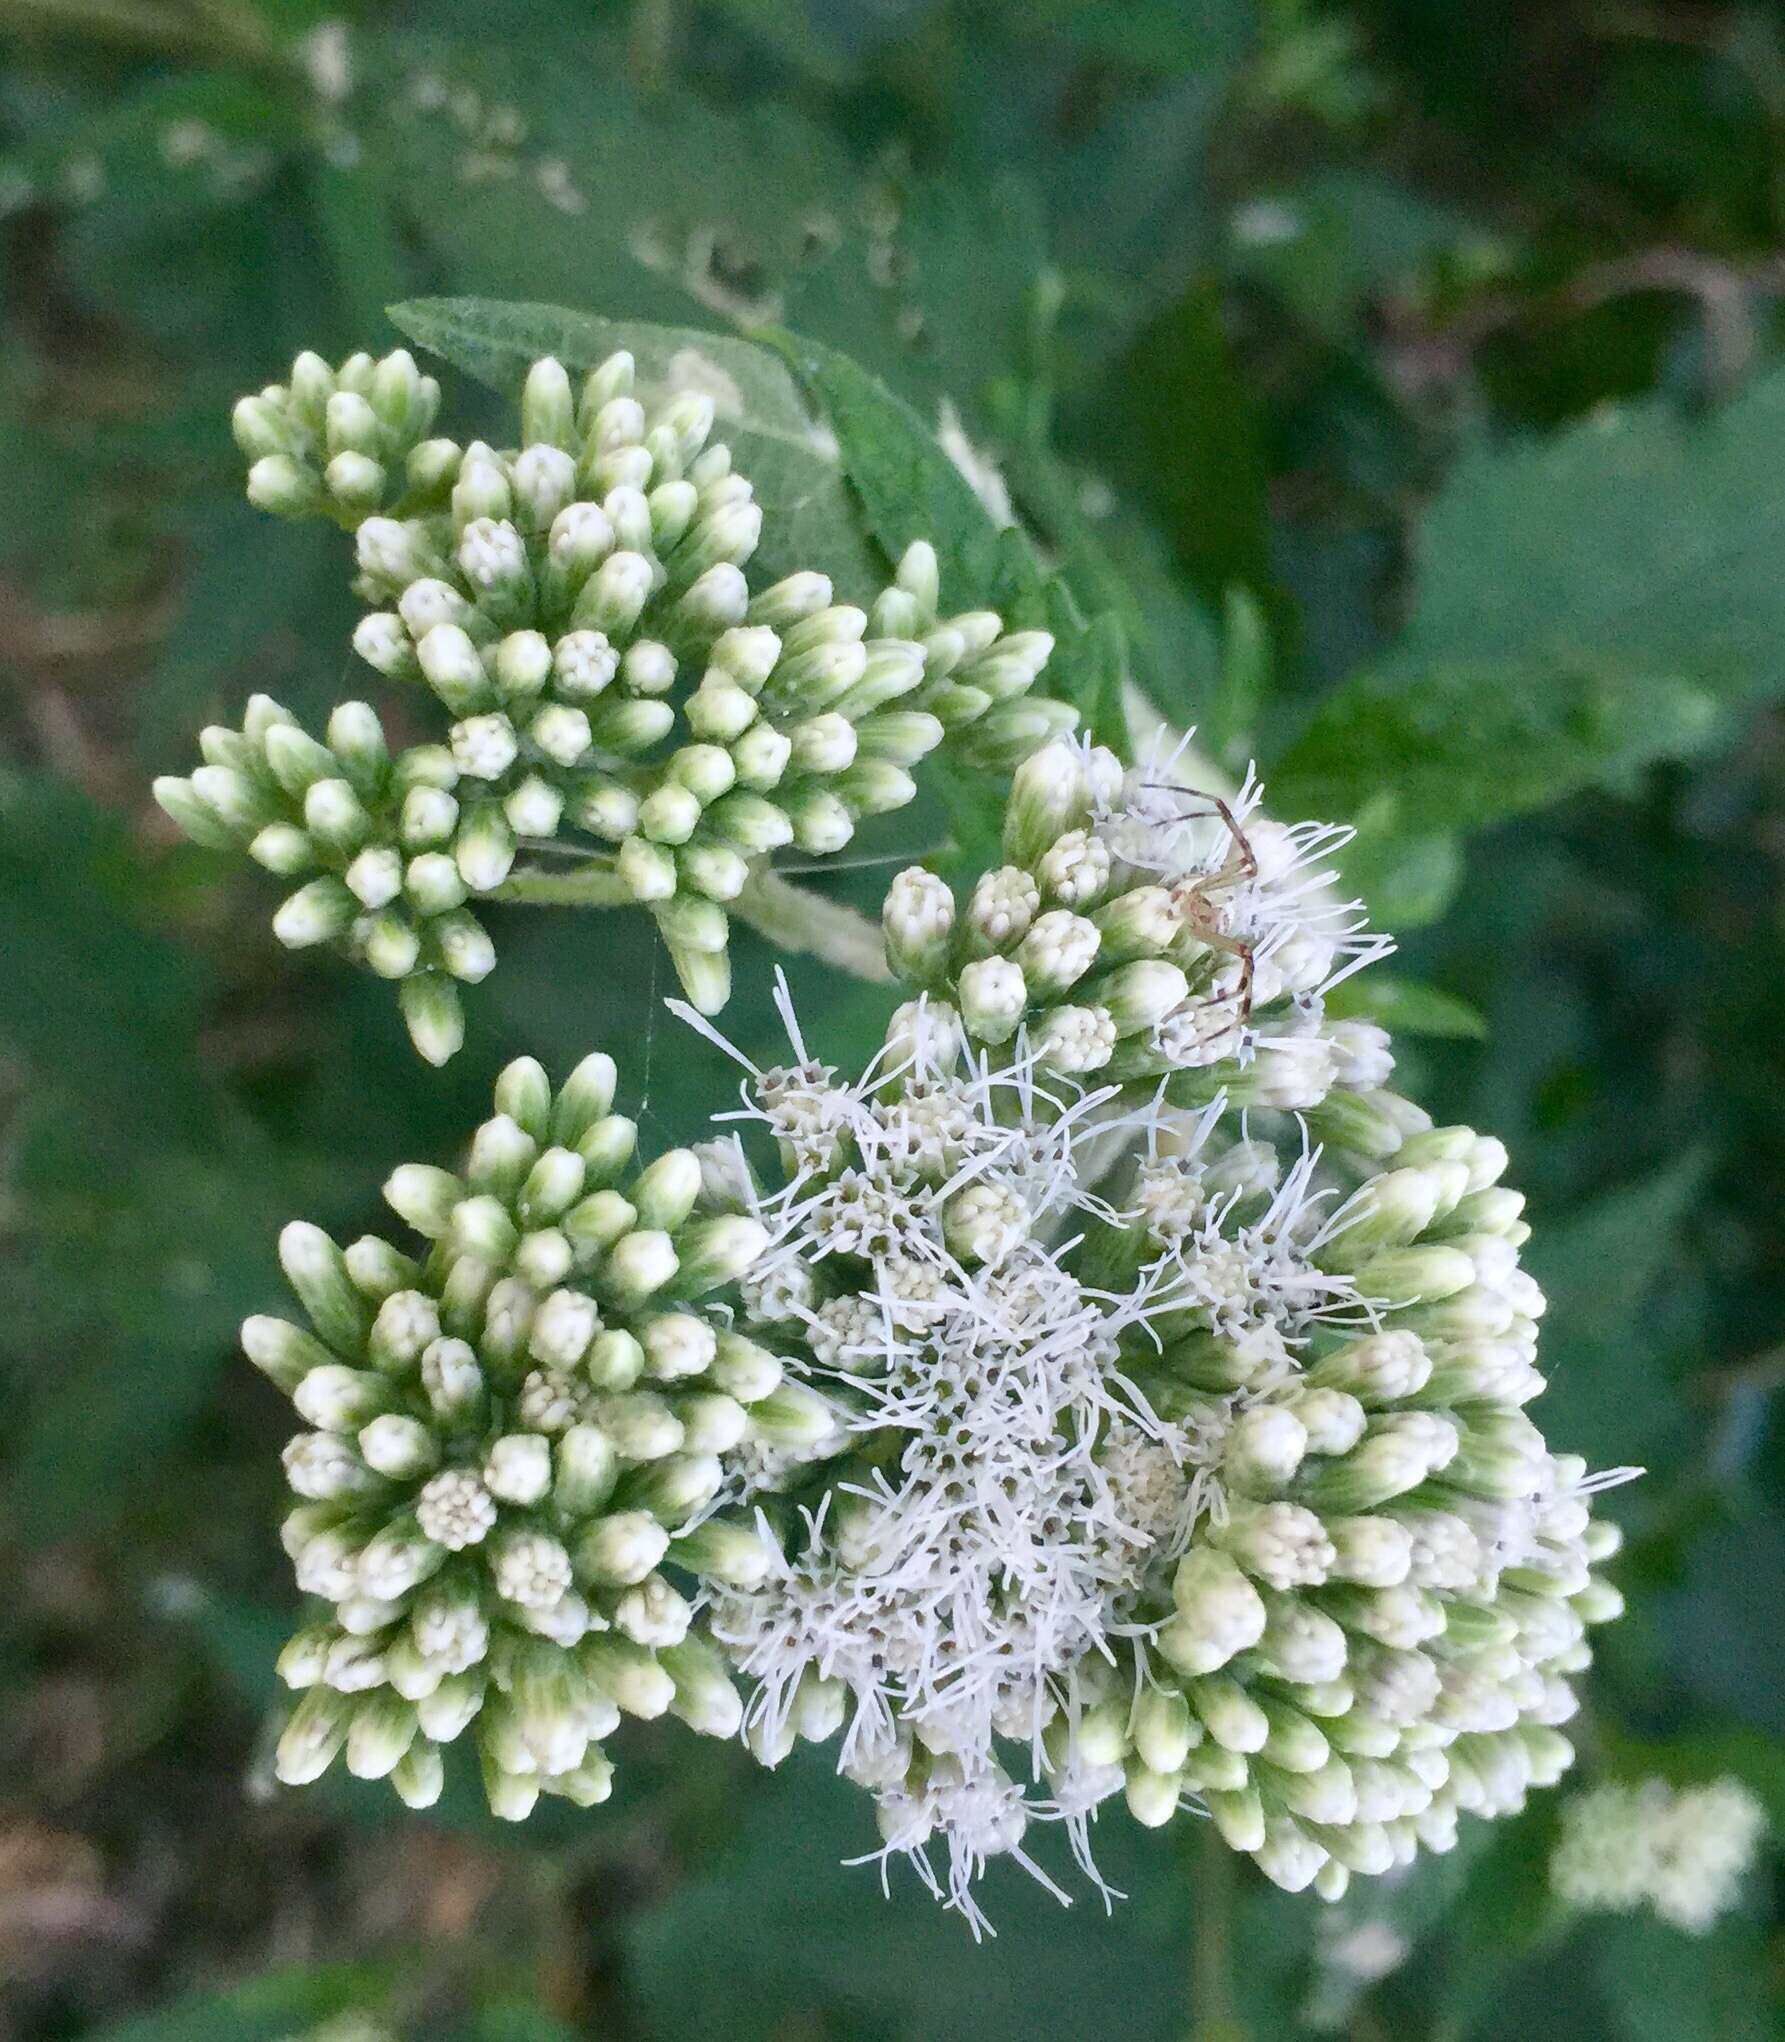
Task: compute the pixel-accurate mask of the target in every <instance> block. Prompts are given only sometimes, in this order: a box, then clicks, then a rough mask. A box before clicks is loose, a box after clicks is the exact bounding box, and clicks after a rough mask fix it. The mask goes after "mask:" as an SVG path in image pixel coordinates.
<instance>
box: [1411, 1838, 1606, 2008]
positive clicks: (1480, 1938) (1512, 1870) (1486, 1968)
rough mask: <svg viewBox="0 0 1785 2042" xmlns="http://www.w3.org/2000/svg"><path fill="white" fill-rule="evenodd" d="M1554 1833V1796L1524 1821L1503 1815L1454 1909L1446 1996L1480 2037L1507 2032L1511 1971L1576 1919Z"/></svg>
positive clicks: (1443, 1987) (1444, 2004) (1442, 1992)
mask: <svg viewBox="0 0 1785 2042" xmlns="http://www.w3.org/2000/svg"><path fill="white" fill-rule="evenodd" d="M1554 1835H1555V1811H1554V1808H1553V1807H1552V1806H1551V1804H1550V1803H1549V1802H1548V1801H1547V1800H1545V1801H1540V1802H1538V1803H1537V1804H1536V1806H1535V1807H1534V1808H1533V1809H1532V1810H1531V1811H1530V1812H1529V1813H1527V1814H1526V1815H1524V1816H1522V1817H1520V1818H1519V1819H1518V1820H1516V1821H1510V1822H1503V1823H1502V1822H1497V1823H1495V1824H1494V1825H1493V1826H1492V1828H1491V1829H1490V1830H1489V1832H1488V1836H1489V1841H1488V1842H1487V1844H1486V1846H1485V1847H1484V1848H1483V1849H1482V1850H1481V1853H1480V1855H1479V1856H1478V1857H1477V1859H1476V1861H1475V1863H1474V1866H1473V1867H1472V1869H1471V1873H1470V1878H1469V1882H1468V1885H1467V1887H1466V1889H1465V1891H1464V1894H1463V1897H1462V1900H1461V1901H1460V1902H1459V1904H1458V1905H1457V1906H1456V1907H1455V1908H1454V1909H1453V1910H1452V1912H1451V1914H1450V1916H1449V1917H1448V1920H1447V1923H1446V1934H1445V1938H1444V1957H1443V1971H1442V1978H1441V1984H1440V1989H1439V2004H1440V2007H1441V2009H1442V2011H1443V2012H1444V2013H1445V2014H1446V2015H1447V2016H1449V2017H1450V2019H1451V2020H1452V2021H1453V2022H1454V2024H1455V2027H1456V2031H1457V2032H1459V2033H1461V2032H1466V2033H1468V2034H1469V2035H1470V2036H1471V2037H1479V2038H1480V2042H1490V2038H1493V2042H1497V2038H1498V2037H1499V2035H1500V2034H1502V2033H1503V2032H1504V2030H1502V2029H1499V2028H1496V2027H1495V2026H1494V2024H1493V2015H1494V1994H1495V1993H1496V1991H1497V1990H1499V1989H1500V1988H1501V1987H1502V1985H1503V1984H1504V1981H1505V1979H1506V1977H1507V1974H1508V1972H1509V1971H1511V1970H1512V1969H1513V1968H1514V1967H1515V1966H1517V1965H1519V1964H1521V1963H1524V1962H1528V1961H1529V1960H1531V1959H1532V1958H1534V1957H1536V1956H1537V1955H1538V1953H1540V1952H1541V1951H1543V1950H1545V1949H1547V1948H1549V1947H1551V1946H1553V1945H1554V1944H1555V1943H1556V1942H1557V1941H1558V1940H1559V1939H1560V1938H1561V1937H1562V1936H1563V1935H1564V1934H1565V1933H1566V1931H1567V1929H1568V1928H1569V1926H1570V1919H1569V1916H1568V1914H1567V1912H1566V1910H1565V1909H1564V1908H1563V1906H1562V1904H1561V1902H1560V1901H1558V1900H1557V1899H1556V1898H1555V1896H1554V1895H1553V1894H1552V1893H1551V1892H1550V1887H1549V1854H1550V1848H1551V1845H1552V1843H1553V1841H1554ZM1478 2023H1479V2025H1477V2024H1478ZM1568 2032H1569V2034H1570V2035H1573V2034H1575V2033H1577V2032H1578V2030H1576V2029H1570V2030H1569V2031H1568Z"/></svg>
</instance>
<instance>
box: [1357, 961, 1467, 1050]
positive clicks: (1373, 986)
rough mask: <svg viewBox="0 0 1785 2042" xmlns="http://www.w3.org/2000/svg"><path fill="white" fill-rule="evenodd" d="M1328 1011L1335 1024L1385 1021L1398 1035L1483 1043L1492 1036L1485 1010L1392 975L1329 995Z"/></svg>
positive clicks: (1369, 976) (1369, 977) (1371, 977)
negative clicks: (1481, 1041) (1456, 1038)
mask: <svg viewBox="0 0 1785 2042" xmlns="http://www.w3.org/2000/svg"><path fill="white" fill-rule="evenodd" d="M1326 1011H1327V1012H1328V1013H1329V1014H1330V1015H1332V1016H1333V1018H1334V1019H1335V1020H1340V1021H1345V1020H1351V1019H1354V1018H1356V1017H1360V1016H1361V1017H1362V1018H1364V1019H1366V1020H1370V1021H1379V1022H1380V1023H1381V1024H1382V1026H1383V1027H1384V1028H1386V1029H1388V1030H1390V1031H1391V1033H1393V1034H1396V1035H1441V1036H1452V1037H1455V1036H1465V1037H1468V1038H1470V1039H1471V1040H1479V1039H1480V1038H1481V1037H1482V1036H1484V1035H1486V1034H1487V1032H1488V1029H1487V1021H1486V1019H1485V1018H1484V1017H1483V1015H1482V1013H1481V1010H1480V1009H1479V1008H1477V1007H1473V1006H1471V1005H1470V1003H1469V1002H1468V1001H1467V1000H1463V999H1459V998H1458V997H1457V995H1456V994H1455V993H1447V992H1445V991H1444V989H1443V988H1442V987H1441V986H1428V985H1421V984H1420V983H1419V982H1418V981H1417V980H1415V979H1410V978H1396V977H1395V976H1394V974H1393V973H1392V972H1380V971H1360V972H1354V973H1353V974H1352V975H1351V977H1350V978H1348V979H1345V980H1343V981H1342V982H1341V983H1340V984H1339V985H1336V986H1335V987H1334V988H1333V990H1332V991H1331V992H1330V993H1329V994H1328V995H1327V999H1326Z"/></svg>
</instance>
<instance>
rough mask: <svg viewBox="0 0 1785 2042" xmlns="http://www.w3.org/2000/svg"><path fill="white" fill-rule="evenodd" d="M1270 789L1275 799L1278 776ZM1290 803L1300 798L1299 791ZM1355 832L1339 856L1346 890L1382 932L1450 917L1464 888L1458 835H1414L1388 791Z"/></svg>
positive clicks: (1369, 806)
mask: <svg viewBox="0 0 1785 2042" xmlns="http://www.w3.org/2000/svg"><path fill="white" fill-rule="evenodd" d="M1269 784H1270V788H1271V794H1272V798H1273V799H1275V798H1276V796H1277V792H1278V783H1277V779H1276V776H1275V775H1272V777H1271V780H1270V783H1269ZM1287 798H1288V799H1290V800H1293V799H1294V798H1295V790H1294V788H1293V786H1291V789H1290V792H1289V795H1288V797H1287ZM1355 829H1356V834H1355V835H1354V836H1353V837H1352V839H1351V841H1350V843H1348V844H1345V845H1343V846H1342V847H1341V849H1340V851H1339V870H1340V872H1341V874H1342V875H1343V878H1344V882H1345V885H1346V886H1347V887H1348V888H1350V889H1351V890H1353V891H1355V892H1357V893H1359V894H1361V895H1362V896H1363V900H1364V903H1365V905H1366V906H1367V907H1368V908H1369V910H1370V920H1371V922H1372V923H1373V924H1374V925H1375V926H1376V927H1377V928H1379V929H1392V930H1395V931H1401V930H1405V929H1420V928H1424V927H1425V926H1426V925H1427V924H1428V923H1431V922H1436V921H1439V920H1441V919H1442V917H1443V916H1444V915H1445V914H1447V913H1448V912H1449V910H1450V907H1451V904H1452V902H1454V901H1455V899H1456V897H1457V890H1458V888H1459V887H1461V885H1462V883H1463V849H1462V844H1461V843H1460V841H1459V840H1458V839H1457V838H1456V837H1455V836H1454V835H1452V834H1451V833H1450V832H1449V831H1448V830H1435V831H1426V832H1421V831H1418V830H1411V829H1408V828H1407V827H1406V826H1405V824H1404V823H1403V821H1402V816H1401V803H1400V801H1399V798H1398V797H1397V796H1396V795H1395V794H1394V793H1393V792H1392V791H1390V790H1388V789H1384V790H1383V791H1382V792H1380V793H1378V794H1373V795H1371V796H1370V797H1369V799H1368V800H1366V801H1365V803H1364V805H1363V807H1362V809H1361V810H1360V811H1359V813H1358V816H1357V820H1356V824H1355Z"/></svg>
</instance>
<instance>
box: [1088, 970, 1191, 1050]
mask: <svg viewBox="0 0 1785 2042" xmlns="http://www.w3.org/2000/svg"><path fill="white" fill-rule="evenodd" d="M1189 990H1190V984H1189V981H1188V980H1187V979H1186V978H1185V976H1184V974H1183V973H1182V972H1181V971H1180V970H1179V969H1178V967H1177V966H1176V965H1175V964H1167V963H1166V962H1164V960H1163V959H1160V958H1142V959H1140V960H1138V961H1137V962H1135V963H1133V964H1124V965H1120V966H1118V967H1117V969H1116V970H1114V971H1111V972H1107V973H1105V974H1103V975H1102V976H1100V977H1099V978H1098V979H1097V980H1096V982H1095V983H1094V985H1092V986H1090V987H1088V988H1087V993H1088V996H1089V997H1090V998H1091V999H1093V1000H1095V1002H1096V1004H1097V1005H1098V1006H1100V1007H1101V1008H1103V1010H1104V1011H1105V1012H1106V1013H1107V1014H1108V1015H1109V1017H1110V1019H1111V1021H1112V1022H1113V1023H1114V1024H1115V1030H1116V1033H1117V1035H1119V1036H1128V1035H1138V1034H1140V1033H1141V1032H1142V1031H1143V1030H1146V1029H1150V1028H1155V1027H1157V1026H1158V1024H1159V1023H1160V1022H1161V1021H1163V1020H1164V1019H1165V1017H1166V1015H1167V1014H1169V1013H1170V1012H1171V1011H1172V1009H1173V1008H1174V1007H1179V1006H1182V1004H1183V1003H1184V1000H1185V998H1186V997H1187V996H1188V994H1189Z"/></svg>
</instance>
